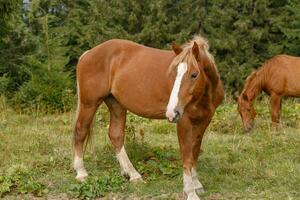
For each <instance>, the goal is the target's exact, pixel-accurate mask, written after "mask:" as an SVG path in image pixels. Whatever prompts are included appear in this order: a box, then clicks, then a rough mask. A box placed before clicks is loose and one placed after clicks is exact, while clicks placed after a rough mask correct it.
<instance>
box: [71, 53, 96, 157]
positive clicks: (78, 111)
mask: <svg viewBox="0 0 300 200" xmlns="http://www.w3.org/2000/svg"><path fill="white" fill-rule="evenodd" d="M87 52H88V51H86V52H84V53H83V54H82V55H81V56H80V58H79V60H78V63H80V60H81V59H82V57H83V56H84V54H86V53H87ZM76 90H77V108H76V114H75V119H74V124H73V139H72V147H73V152H74V150H75V148H74V147H75V140H76V138H75V137H76V134H78V133H77V132H78V130H77V123H78V118H79V113H80V104H81V101H80V95H81V93H80V87H79V80H78V77H76ZM93 124H94V120H93V121H92V123H91V125H90V128H89V131H88V132H87V135H86V139H85V145H84V151H85V150H86V147H87V144H88V143H90V142H91V141H92V139H91V135H92V133H93Z"/></svg>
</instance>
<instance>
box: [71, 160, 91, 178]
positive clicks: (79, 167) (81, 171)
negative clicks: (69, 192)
mask: <svg viewBox="0 0 300 200" xmlns="http://www.w3.org/2000/svg"><path fill="white" fill-rule="evenodd" d="M74 169H75V170H76V172H77V175H76V179H77V180H81V181H82V180H83V179H84V178H85V177H87V176H88V174H87V172H86V170H85V168H84V166H83V159H82V158H81V157H79V156H77V155H75V158H74Z"/></svg>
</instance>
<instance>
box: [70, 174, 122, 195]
mask: <svg viewBox="0 0 300 200" xmlns="http://www.w3.org/2000/svg"><path fill="white" fill-rule="evenodd" d="M124 183H125V179H124V178H123V177H120V176H117V175H114V176H102V177H101V178H96V179H88V181H86V182H84V183H81V184H80V183H76V184H73V185H71V186H70V190H71V191H72V196H74V197H76V198H79V199H95V198H97V197H103V196H105V195H106V194H107V193H108V192H116V191H117V190H118V189H119V188H120V187H121V186H122V185H123V184H124Z"/></svg>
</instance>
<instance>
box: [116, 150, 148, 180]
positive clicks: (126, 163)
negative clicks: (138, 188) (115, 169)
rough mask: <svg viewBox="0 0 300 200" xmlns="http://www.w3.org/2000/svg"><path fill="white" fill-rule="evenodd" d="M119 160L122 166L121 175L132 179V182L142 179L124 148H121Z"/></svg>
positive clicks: (118, 154)
mask: <svg viewBox="0 0 300 200" xmlns="http://www.w3.org/2000/svg"><path fill="white" fill-rule="evenodd" d="M117 159H118V161H119V163H120V166H121V173H122V174H123V175H128V176H129V177H130V181H133V180H136V179H141V178H142V176H141V175H140V174H139V173H138V172H137V171H136V169H135V168H134V167H133V165H132V163H131V162H130V160H129V158H128V156H127V153H126V151H125V148H124V146H123V147H122V148H121V151H120V152H119V153H117Z"/></svg>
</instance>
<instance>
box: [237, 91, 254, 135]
mask: <svg viewBox="0 0 300 200" xmlns="http://www.w3.org/2000/svg"><path fill="white" fill-rule="evenodd" d="M238 112H239V113H240V115H241V118H242V121H243V127H244V130H245V132H249V131H251V130H252V128H253V125H254V118H255V116H256V112H255V110H254V108H253V105H252V102H250V101H249V99H248V97H247V95H245V94H242V95H241V96H240V97H239V98H238Z"/></svg>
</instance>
